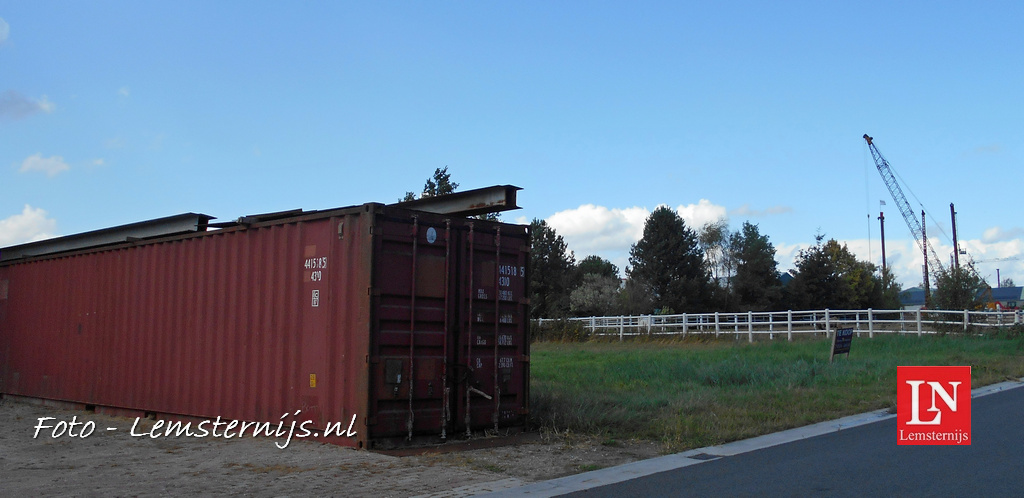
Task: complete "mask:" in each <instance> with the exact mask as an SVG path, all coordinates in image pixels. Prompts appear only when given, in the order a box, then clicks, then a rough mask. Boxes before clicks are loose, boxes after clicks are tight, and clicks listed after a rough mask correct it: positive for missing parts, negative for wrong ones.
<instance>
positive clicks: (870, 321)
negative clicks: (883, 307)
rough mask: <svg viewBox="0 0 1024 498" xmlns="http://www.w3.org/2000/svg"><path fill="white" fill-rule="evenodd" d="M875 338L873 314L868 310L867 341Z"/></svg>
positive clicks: (872, 311)
mask: <svg viewBox="0 0 1024 498" xmlns="http://www.w3.org/2000/svg"><path fill="white" fill-rule="evenodd" d="M874 338H875V314H874V310H872V309H871V308H868V339H874Z"/></svg>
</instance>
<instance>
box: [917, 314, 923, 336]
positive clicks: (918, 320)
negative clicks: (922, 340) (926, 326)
mask: <svg viewBox="0 0 1024 498" xmlns="http://www.w3.org/2000/svg"><path fill="white" fill-rule="evenodd" d="M922 333H923V332H921V309H920V308H918V309H917V336H918V337H921V334H922Z"/></svg>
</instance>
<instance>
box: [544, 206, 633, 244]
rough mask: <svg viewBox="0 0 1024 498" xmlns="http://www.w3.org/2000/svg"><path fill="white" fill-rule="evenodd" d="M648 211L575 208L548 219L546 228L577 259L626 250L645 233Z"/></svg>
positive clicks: (597, 207)
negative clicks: (552, 229) (563, 240)
mask: <svg viewBox="0 0 1024 498" xmlns="http://www.w3.org/2000/svg"><path fill="white" fill-rule="evenodd" d="M648 215H650V211H648V210H647V208H642V207H635V206H634V207H631V208H625V209H618V208H614V209H609V208H606V207H604V206H595V205H594V204H584V205H582V206H580V207H578V208H576V209H568V210H565V211H559V212H557V213H555V214H553V215H551V217H550V218H548V219H547V222H548V224H549V225H551V227H552V228H554V229H555V231H556V232H558V234H559V235H561V236H562V238H564V239H565V241H566V243H567V244H568V245H569V248H570V249H572V250H573V252H576V253H577V254H579V255H580V256H586V255H589V254H597V253H599V252H601V251H606V250H613V251H621V250H627V251H628V250H629V246H631V245H632V244H633V243H634V242H636V241H637V240H640V237H641V236H643V234H644V221H645V220H646V219H647V216H648Z"/></svg>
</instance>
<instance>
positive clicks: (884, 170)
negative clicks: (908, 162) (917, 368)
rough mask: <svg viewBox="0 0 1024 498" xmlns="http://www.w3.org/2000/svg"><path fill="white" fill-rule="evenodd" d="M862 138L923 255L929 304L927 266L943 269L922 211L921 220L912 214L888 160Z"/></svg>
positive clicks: (942, 270)
mask: <svg viewBox="0 0 1024 498" xmlns="http://www.w3.org/2000/svg"><path fill="white" fill-rule="evenodd" d="M864 140H865V141H866V142H867V143H868V150H870V151H871V157H872V158H873V159H874V160H875V167H876V168H878V174H880V175H882V181H883V182H884V183H885V186H886V188H888V189H889V194H890V195H892V200H893V201H894V202H896V207H897V208H898V209H899V210H900V214H901V215H903V220H904V221H906V222H907V227H908V228H910V233H911V234H912V235H913V236H914V240H915V241H916V242H917V247H918V248H920V249H921V253H922V254H923V255H924V261H925V266H924V295H925V302H926V303H927V304H928V305H931V290H930V289H929V282H928V267H929V266H933V267H934V268H933V272H932V273H936V274H938V273H942V272H944V271H945V269H944V268H943V267H942V263H941V262H940V260H939V258H938V256H937V255H936V253H935V249H933V248H932V246H931V244H929V243H928V235H927V234H926V232H925V228H924V224H923V223H922V222H923V220H924V211H922V212H921V220H918V218H917V216H916V215H915V214H914V210H913V209H912V208H911V207H910V202H909V201H907V196H906V195H904V194H903V189H902V188H900V184H899V183H898V182H897V181H896V175H894V174H893V172H892V168H891V167H890V166H889V161H886V160H885V157H883V156H882V153H881V152H879V151H878V147H875V144H874V140H873V139H872V138H871V137H869V136H868V135H867V134H866V133H865V134H864Z"/></svg>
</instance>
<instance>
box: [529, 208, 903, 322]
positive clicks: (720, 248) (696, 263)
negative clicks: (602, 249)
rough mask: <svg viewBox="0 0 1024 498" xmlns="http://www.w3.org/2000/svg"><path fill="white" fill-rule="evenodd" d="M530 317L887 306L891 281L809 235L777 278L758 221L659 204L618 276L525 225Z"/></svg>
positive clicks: (894, 302) (540, 227)
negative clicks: (703, 217)
mask: <svg viewBox="0 0 1024 498" xmlns="http://www.w3.org/2000/svg"><path fill="white" fill-rule="evenodd" d="M531 227H532V233H533V237H534V239H533V253H532V267H531V268H532V273H531V284H532V293H533V295H532V296H531V304H532V314H533V316H534V317H547V318H550V317H563V316H589V315H612V314H640V313H682V312H707V311H732V312H736V311H748V310H749V311H770V310H786V309H821V308H831V309H863V308H877V309H894V308H898V307H899V291H900V287H899V284H898V282H896V280H895V278H894V277H893V276H892V274H891V273H889V272H885V273H884V274H883V273H881V272H878V271H877V268H875V266H874V265H873V264H871V263H869V262H865V261H860V260H858V259H857V258H856V257H855V256H854V255H853V253H852V252H850V250H849V249H848V248H847V247H846V246H845V245H841V244H840V243H839V242H837V241H835V240H834V239H829V240H827V241H826V240H825V237H824V236H822V235H818V236H817V237H816V239H815V245H814V246H812V247H810V248H808V249H805V250H801V251H800V252H799V253H798V255H797V258H796V269H794V270H792V271H791V272H790V274H789V278H788V280H790V281H789V282H788V284H787V285H783V279H782V274H781V273H780V272H779V270H778V263H777V262H776V261H775V247H774V246H773V245H772V243H771V242H770V241H769V239H768V236H767V235H763V234H761V233H760V230H759V229H758V226H757V225H755V224H751V223H749V222H745V223H743V225H742V227H740V229H739V230H737V231H730V230H729V227H728V225H727V224H726V223H725V222H724V221H718V222H715V223H709V224H707V225H705V226H703V227H701V228H700V229H698V230H694V229H692V228H690V227H689V226H687V225H686V223H685V222H684V221H683V219H682V218H681V217H680V216H679V215H678V214H677V213H676V212H675V211H673V210H672V209H670V208H668V207H665V206H662V207H659V208H657V209H655V210H654V212H652V213H651V214H650V216H648V218H647V220H646V222H645V224H644V232H643V237H641V239H640V240H639V241H637V242H636V243H635V244H633V246H632V248H631V250H630V258H629V267H628V268H626V272H625V273H626V275H625V276H626V278H625V279H624V280H619V278H618V272H617V268H615V266H614V265H613V264H611V263H610V262H608V261H606V260H603V259H601V258H599V257H597V256H587V257H586V258H584V259H583V260H582V261H581V262H580V263H579V264H576V263H575V260H574V255H573V254H572V252H571V251H569V250H568V248H567V247H566V245H565V241H564V240H562V237H561V236H559V235H558V234H556V233H555V230H554V229H553V228H551V227H550V226H548V225H547V223H546V222H544V221H542V220H534V221H533V223H532V225H531Z"/></svg>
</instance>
